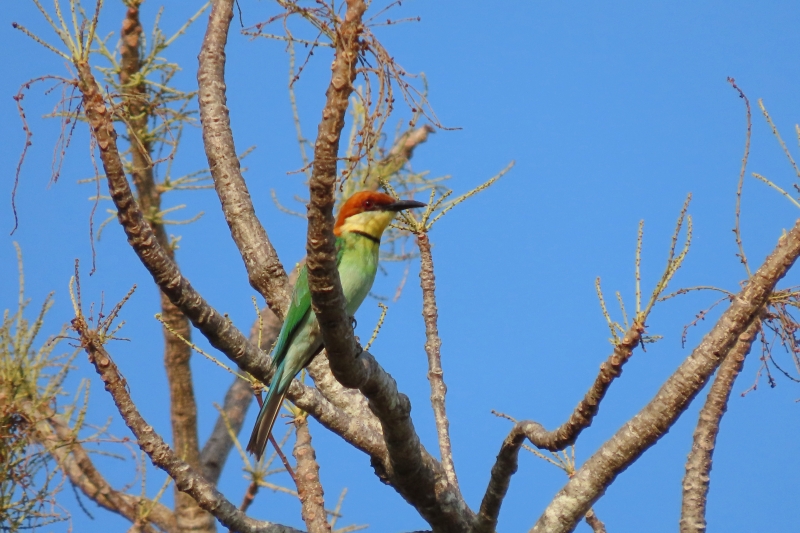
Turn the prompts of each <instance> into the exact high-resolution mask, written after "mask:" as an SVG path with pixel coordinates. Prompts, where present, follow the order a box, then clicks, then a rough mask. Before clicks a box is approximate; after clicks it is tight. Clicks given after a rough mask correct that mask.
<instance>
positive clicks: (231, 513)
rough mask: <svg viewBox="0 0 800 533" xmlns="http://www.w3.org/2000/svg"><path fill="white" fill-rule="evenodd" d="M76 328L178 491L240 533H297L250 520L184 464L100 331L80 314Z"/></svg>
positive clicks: (125, 412) (135, 430)
mask: <svg viewBox="0 0 800 533" xmlns="http://www.w3.org/2000/svg"><path fill="white" fill-rule="evenodd" d="M72 327H73V328H74V329H75V331H77V332H78V334H79V335H80V339H81V347H82V348H83V349H84V350H85V351H86V353H87V354H88V355H89V362H91V363H92V364H93V365H94V367H95V370H96V371H97V373H98V374H99V375H100V379H102V380H103V383H104V384H105V388H106V390H107V391H108V392H109V393H110V394H111V396H112V398H113V399H114V403H115V404H116V406H117V409H118V410H119V413H120V415H122V418H123V420H124V421H125V424H126V425H127V426H128V427H129V428H130V430H131V431H132V432H133V434H134V435H135V436H136V441H137V443H138V445H139V447H140V448H141V449H142V451H144V452H145V453H146V454H147V455H148V456H149V457H150V460H151V461H152V462H153V464H154V465H155V466H157V467H158V468H160V469H162V470H164V471H165V472H166V473H167V474H168V475H169V476H170V477H171V478H172V479H173V480H174V481H175V486H177V487H178V489H180V490H181V491H182V492H185V493H186V494H188V495H189V496H191V497H192V498H194V500H195V501H197V503H198V505H199V506H200V507H201V508H202V509H204V510H206V511H208V512H209V513H211V514H213V515H214V516H215V517H216V518H217V520H219V521H220V522H221V523H222V524H223V525H225V526H227V527H229V528H231V529H232V530H234V531H238V532H240V533H297V530H296V529H293V528H290V527H286V526H283V525H279V524H272V523H269V522H262V521H258V520H254V519H252V518H249V517H248V516H247V515H245V514H244V513H243V512H242V511H240V510H239V509H237V508H236V506H235V505H233V504H232V503H231V502H230V501H228V500H227V499H226V498H225V496H224V495H223V494H222V493H221V492H219V491H218V490H217V489H216V488H215V487H214V484H213V483H211V482H209V481H208V480H207V479H205V478H204V477H203V476H202V475H201V474H200V473H199V472H197V471H196V470H195V469H194V468H192V467H191V466H190V465H188V464H187V463H186V462H184V461H182V460H181V459H180V458H179V457H178V456H177V455H176V454H175V452H173V451H172V450H171V449H170V447H169V446H168V445H167V443H165V442H164V440H163V439H162V438H161V437H160V436H159V435H158V433H156V432H155V430H154V429H153V427H152V426H150V425H148V424H147V422H146V421H145V420H144V418H142V416H141V414H139V411H138V409H137V408H136V405H135V404H134V403H133V399H132V398H131V396H130V393H129V392H128V385H127V382H126V381H125V378H124V377H122V374H120V372H119V370H118V369H117V365H116V364H115V363H114V361H112V359H111V356H110V355H109V354H108V352H106V350H105V348H103V345H102V340H101V338H100V335H99V334H98V332H97V331H94V330H92V329H90V328H89V326H88V324H87V323H86V320H85V319H84V317H83V315H82V314H81V313H80V311H79V312H78V315H77V316H76V317H75V318H74V319H73V320H72Z"/></svg>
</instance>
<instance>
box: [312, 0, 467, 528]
mask: <svg viewBox="0 0 800 533" xmlns="http://www.w3.org/2000/svg"><path fill="white" fill-rule="evenodd" d="M365 9H366V6H365V5H364V3H363V1H360V0H349V1H348V2H347V12H346V14H345V17H344V20H343V22H342V23H341V24H340V25H339V27H338V31H337V38H336V57H335V59H334V62H333V66H332V74H331V82H330V85H329V86H328V90H327V93H326V96H327V101H326V103H325V107H324V108H323V111H322V121H321V122H320V124H319V128H318V132H317V140H316V142H315V144H314V168H313V172H312V176H311V180H310V182H309V191H310V196H311V201H310V203H309V205H308V244H307V253H308V259H307V263H306V266H307V268H308V281H309V287H310V291H311V301H312V306H313V309H314V312H315V313H316V315H317V320H318V321H319V323H320V330H321V332H322V337H323V343H324V345H325V347H326V350H327V353H328V357H329V359H330V365H331V370H332V371H333V374H334V376H336V379H337V380H338V381H339V382H340V383H341V384H342V385H344V386H345V387H349V388H358V389H359V390H361V392H362V393H363V394H364V396H366V397H367V399H368V400H369V406H370V409H371V410H372V412H373V413H375V415H376V416H377V417H378V419H379V420H380V421H381V426H382V428H383V436H384V440H385V442H386V446H387V450H388V453H389V461H390V462H389V465H387V466H389V467H390V469H387V476H388V478H389V482H390V483H391V484H392V486H393V487H394V488H395V489H396V490H397V491H398V492H399V493H400V494H401V495H402V496H403V498H405V499H406V501H408V502H409V503H410V504H411V505H412V506H414V507H415V508H416V509H417V511H418V512H419V513H420V514H421V515H422V517H423V518H424V519H425V520H427V521H428V522H429V523H430V524H431V525H432V526H433V528H434V529H436V530H438V531H458V532H463V531H465V530H467V529H468V528H469V526H470V525H471V522H472V520H473V514H472V512H471V511H470V510H469V508H468V507H467V505H466V503H464V501H463V499H462V498H461V496H460V495H459V493H458V490H457V489H456V488H455V487H453V486H452V485H450V483H449V482H448V481H447V478H446V476H445V474H444V471H443V470H442V468H441V466H440V465H439V464H438V463H437V462H436V460H434V459H433V458H432V457H431V456H430V454H428V453H427V451H426V450H425V449H424V448H423V447H422V445H421V443H420V441H419V437H418V436H417V434H416V432H415V431H414V425H413V423H412V421H411V417H410V412H411V404H410V402H409V401H408V398H407V397H406V396H405V395H402V394H400V393H399V392H398V391H397V384H396V383H395V381H394V379H392V377H391V376H389V375H388V374H387V373H386V372H385V371H383V369H382V368H381V367H380V365H378V363H377V362H376V361H375V359H374V358H373V357H372V356H371V355H370V354H368V353H366V352H361V353H360V354H358V352H357V345H356V342H355V338H354V336H353V330H352V327H351V324H350V319H349V317H348V316H347V313H346V312H345V300H344V295H343V293H342V287H341V281H340V280H339V274H338V271H337V268H336V252H335V248H334V236H333V206H334V201H335V198H334V190H333V188H334V185H335V183H336V163H337V158H338V150H339V140H340V136H341V131H342V127H343V126H344V116H345V113H346V111H347V106H348V98H349V96H350V94H351V93H352V91H353V85H352V82H353V80H354V79H355V64H356V60H357V57H358V53H359V48H360V45H359V35H360V33H361V30H362V22H361V16H362V15H363V13H364V10H365ZM357 354H358V355H357ZM355 355H357V357H354V356H355Z"/></svg>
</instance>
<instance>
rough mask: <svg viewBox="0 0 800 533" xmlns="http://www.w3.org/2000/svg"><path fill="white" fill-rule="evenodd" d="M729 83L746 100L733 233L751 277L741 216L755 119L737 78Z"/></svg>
mask: <svg viewBox="0 0 800 533" xmlns="http://www.w3.org/2000/svg"><path fill="white" fill-rule="evenodd" d="M728 83H730V84H731V87H733V88H734V89H736V90H737V91H738V92H739V98H741V99H743V100H744V107H745V110H746V112H747V113H746V116H747V131H746V134H745V139H744V155H743V156H742V169H741V170H740V171H739V182H738V184H737V185H736V223H735V225H734V226H733V234H734V236H735V237H736V246H738V247H739V253H738V254H737V255H738V257H739V260H740V261H741V262H742V264H743V265H744V269H745V271H747V277H750V265H748V264H747V255H745V253H744V244H742V230H741V226H740V225H739V224H740V218H741V214H742V187H744V173H745V171H746V170H747V159H748V158H749V157H750V135H751V131H752V128H753V121H752V115H751V113H750V100H748V99H747V96H746V95H745V94H744V91H742V90H741V89H740V88H739V86H738V85H736V80H735V79H733V78H730V77H729V78H728Z"/></svg>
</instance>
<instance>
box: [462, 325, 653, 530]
mask: <svg viewBox="0 0 800 533" xmlns="http://www.w3.org/2000/svg"><path fill="white" fill-rule="evenodd" d="M643 332H644V328H642V327H641V326H640V325H639V324H635V323H634V324H633V326H631V328H630V329H628V331H626V332H625V335H624V336H623V337H622V340H621V341H620V342H619V344H617V345H616V346H615V347H614V351H613V352H612V354H611V356H610V357H609V358H608V359H607V360H606V361H604V362H603V364H601V365H600V372H599V373H598V375H597V378H595V380H594V383H593V384H592V386H591V388H590V389H589V390H588V391H587V392H586V395H585V396H584V397H583V399H582V400H581V401H580V403H578V405H577V407H575V410H574V411H573V412H572V414H571V415H570V417H569V420H567V421H566V422H564V423H563V424H561V426H559V427H558V428H557V429H555V430H554V431H547V430H546V429H545V428H544V426H542V425H541V424H539V423H537V422H533V421H530V420H523V421H521V422H517V423H516V424H515V425H514V427H513V428H512V430H511V432H510V433H509V434H508V436H507V437H506V439H505V440H504V441H503V445H502V446H501V448H500V453H499V454H498V455H497V460H496V462H495V464H494V466H493V467H492V474H491V477H490V479H489V486H488V487H486V493H485V494H484V496H483V501H481V508H480V511H479V512H478V521H477V523H476V525H475V530H474V531H475V532H476V533H491V532H492V531H494V528H495V527H496V526H497V519H498V517H499V516H500V507H501V506H502V504H503V499H504V498H505V496H506V493H507V492H508V487H509V485H510V483H511V476H513V475H514V474H515V473H516V472H517V459H518V456H519V449H520V447H521V446H522V443H523V441H524V440H525V439H528V440H529V441H530V442H531V443H532V444H533V445H534V446H536V447H537V448H540V449H545V450H550V451H559V450H563V449H564V448H566V447H567V446H569V445H571V444H574V443H575V441H576V440H577V438H578V436H579V435H580V434H581V432H582V431H583V430H584V429H586V428H587V427H589V426H590V425H591V423H592V420H594V417H595V415H597V412H598V411H599V409H600V402H601V401H602V400H603V398H604V397H605V395H606V392H607V391H608V388H609V387H610V386H611V383H613V381H614V380H615V379H616V378H618V377H619V376H620V375H621V374H622V367H623V365H625V363H626V362H627V361H628V359H630V357H631V356H632V355H633V350H634V349H635V348H636V346H638V345H639V342H640V341H641V338H642V333H643Z"/></svg>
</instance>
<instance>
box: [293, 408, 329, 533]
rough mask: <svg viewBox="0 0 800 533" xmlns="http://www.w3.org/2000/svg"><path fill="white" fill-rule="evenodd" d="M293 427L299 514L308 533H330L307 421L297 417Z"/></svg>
mask: <svg viewBox="0 0 800 533" xmlns="http://www.w3.org/2000/svg"><path fill="white" fill-rule="evenodd" d="M294 425H295V428H297V439H296V441H295V443H294V449H293V450H292V455H294V458H295V460H296V461H297V470H296V471H295V481H296V483H297V495H298V497H299V498H300V505H301V510H300V513H301V515H302V516H303V521H304V522H305V523H306V527H307V528H308V533H331V525H330V524H329V523H328V516H327V513H326V512H325V499H324V498H323V494H324V493H323V490H322V483H321V482H320V480H319V464H318V463H317V455H316V453H315V452H314V448H313V447H312V446H311V433H310V432H309V431H308V420H307V419H306V417H305V416H298V417H296V418H295V419H294Z"/></svg>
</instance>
